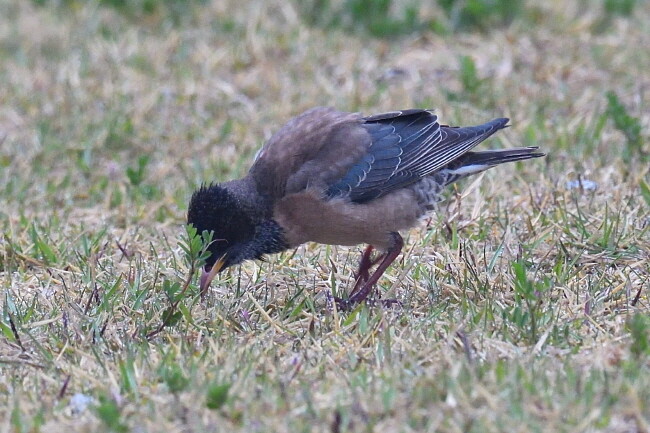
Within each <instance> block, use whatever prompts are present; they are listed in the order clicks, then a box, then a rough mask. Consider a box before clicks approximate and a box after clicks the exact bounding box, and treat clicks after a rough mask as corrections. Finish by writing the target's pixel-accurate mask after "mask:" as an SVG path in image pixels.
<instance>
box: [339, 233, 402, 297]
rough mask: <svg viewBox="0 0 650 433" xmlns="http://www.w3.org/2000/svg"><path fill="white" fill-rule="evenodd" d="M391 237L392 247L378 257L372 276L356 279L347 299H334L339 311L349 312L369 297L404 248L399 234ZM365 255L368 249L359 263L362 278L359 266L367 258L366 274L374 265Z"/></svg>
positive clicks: (393, 234)
mask: <svg viewBox="0 0 650 433" xmlns="http://www.w3.org/2000/svg"><path fill="white" fill-rule="evenodd" d="M392 236H393V245H391V246H390V247H389V248H388V250H387V251H386V254H384V255H382V256H381V257H380V259H381V263H379V266H378V267H377V270H375V272H374V273H373V274H372V276H370V277H368V278H363V279H362V278H357V283H356V284H355V286H354V289H353V290H352V292H351V293H350V298H349V299H340V298H338V299H335V300H336V303H337V305H338V307H339V309H341V310H349V309H350V308H352V307H353V306H355V305H357V304H359V303H360V302H363V301H365V300H366V299H367V298H368V296H370V294H371V293H372V289H373V287H374V285H375V284H376V283H377V281H379V278H381V276H382V275H383V274H384V271H386V269H387V268H388V267H389V266H390V264H391V263H393V262H394V261H395V259H396V258H397V256H398V255H399V253H400V252H401V251H402V247H403V246H404V240H403V239H402V237H401V236H400V235H399V233H392ZM370 251H372V250H370ZM366 253H368V248H367V249H366V252H365V253H364V255H363V257H362V258H361V263H360V265H359V274H360V277H362V276H363V274H362V273H361V272H362V269H361V265H362V264H363V263H364V259H366V258H367V261H368V262H369V263H370V265H369V266H368V267H367V268H366V269H365V272H366V274H368V271H369V269H370V266H372V265H373V264H374V263H373V262H372V261H371V260H370V259H369V255H370V254H367V255H368V257H366ZM361 283H363V285H361Z"/></svg>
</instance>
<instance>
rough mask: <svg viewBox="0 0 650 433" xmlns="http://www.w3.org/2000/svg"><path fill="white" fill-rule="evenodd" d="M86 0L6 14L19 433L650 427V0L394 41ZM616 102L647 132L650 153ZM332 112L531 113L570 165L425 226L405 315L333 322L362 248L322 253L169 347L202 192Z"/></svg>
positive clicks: (276, 5) (4, 76) (252, 18)
mask: <svg viewBox="0 0 650 433" xmlns="http://www.w3.org/2000/svg"><path fill="white" fill-rule="evenodd" d="M531 3H532V2H531ZM74 4H75V5H76V6H74V7H66V6H61V7H58V8H57V7H54V6H51V5H50V6H46V7H36V6H34V5H33V4H32V3H30V2H11V1H8V0H2V1H0V79H1V81H2V83H3V85H2V88H3V90H2V92H1V94H0V101H1V103H0V178H1V179H2V181H1V182H0V225H1V226H2V238H1V239H0V279H1V281H2V286H3V297H2V300H0V305H2V316H1V317H0V319H1V320H0V325H1V329H0V330H2V334H1V335H0V371H1V374H0V401H2V404H1V405H0V431H52V432H54V431H63V429H64V428H65V429H70V430H72V431H103V430H106V429H107V428H112V429H114V430H118V431H119V430H133V431H188V432H189V431H204V430H205V431H226V430H239V431H265V432H266V431H287V432H289V431H291V432H293V431H333V432H336V431H361V430H366V431H405V432H408V431H449V432H452V431H477V432H478V431H481V432H483V431H521V432H528V431H615V432H628V431H648V429H649V428H650V427H649V425H650V424H649V423H650V419H649V418H650V417H649V414H650V403H649V402H650V391H649V390H650V379H649V378H650V374H648V373H650V371H649V370H650V368H649V367H650V363H649V362H648V355H649V354H650V349H647V348H645V349H644V348H643V347H642V345H643V342H644V341H646V342H647V341H648V340H650V336H649V335H648V334H649V332H650V321H649V320H648V311H649V305H650V304H649V301H648V286H649V284H650V283H649V282H650V259H649V253H648V251H650V236H649V234H648V231H649V230H650V229H649V227H650V213H649V211H648V209H649V207H650V203H649V201H650V199H649V198H647V197H646V198H644V197H643V194H642V185H643V184H644V182H645V183H646V184H647V183H648V182H650V180H649V176H650V175H649V172H648V170H649V169H648V163H647V160H646V161H645V162H644V161H643V160H642V158H643V153H644V152H645V154H646V155H647V154H648V152H650V148H649V147H648V144H647V138H648V134H647V128H648V126H650V115H649V113H650V110H648V103H647V101H648V91H649V90H648V89H650V72H648V71H650V55H648V50H647V49H645V47H648V46H650V34H649V33H648V31H647V29H646V27H647V26H646V23H647V22H648V20H649V19H650V6H649V4H648V3H647V2H640V3H639V5H638V6H637V8H636V9H635V14H634V16H633V17H631V18H626V19H624V18H619V19H615V20H614V21H613V22H612V23H611V25H610V27H608V28H607V29H605V31H603V32H600V33H598V32H595V31H593V30H594V27H595V25H596V24H595V23H597V22H598V20H599V19H600V16H601V11H600V10H599V8H598V7H596V6H593V5H591V6H589V8H588V10H584V9H585V7H584V3H583V2H578V1H575V2H568V4H567V2H560V1H551V2H548V4H546V5H544V6H536V5H533V4H529V5H528V6H530V7H531V8H534V9H535V10H536V13H535V15H534V19H533V18H530V17H529V18H527V20H523V19H522V20H516V21H515V22H514V23H513V24H512V25H511V26H510V27H509V28H507V29H495V30H494V31H492V32H490V33H488V34H471V33H468V34H456V35H453V36H452V35H446V36H441V35H437V34H434V33H431V32H425V33H420V34H414V35H411V36H404V37H400V38H393V39H388V40H380V39H371V38H368V37H365V36H363V35H350V34H346V33H343V32H341V31H338V30H336V29H334V30H326V29H319V28H309V27H307V26H305V25H304V24H303V23H302V22H301V19H300V16H299V14H298V12H297V10H296V8H295V5H294V4H293V3H290V2H285V1H279V0H277V1H276V0H274V1H268V2H264V1H261V0H250V1H247V2H243V3H242V2H241V1H238V2H235V1H223V2H214V3H212V4H210V5H206V6H202V7H198V6H197V7H196V10H194V11H193V12H192V13H191V14H190V16H188V17H187V20H188V24H187V25H182V26H176V27H175V26H171V25H168V24H165V22H164V19H163V17H160V16H157V15H154V16H150V17H148V18H147V19H146V20H144V21H138V20H133V19H129V18H126V17H125V16H124V15H123V14H120V13H118V12H116V11H115V10H112V9H110V8H106V7H100V6H97V5H92V4H88V5H87V4H85V3H74ZM423 13H428V14H436V13H437V12H436V11H435V9H431V8H429V9H426V10H424V9H423ZM463 55H467V56H471V58H472V59H473V60H474V62H475V65H476V68H477V71H478V78H480V79H482V80H484V81H483V84H481V85H480V87H479V89H478V90H477V91H473V92H470V91H468V90H467V89H466V88H465V87H464V86H463V82H462V80H461V79H460V76H461V72H462V71H460V70H459V64H460V63H459V58H460V57H461V56H463ZM609 90H612V91H614V92H616V93H617V94H618V96H619V98H620V99H621V101H622V102H623V103H624V104H625V106H626V107H627V110H628V113H629V114H630V115H631V116H633V117H636V118H638V119H639V121H640V122H641V125H642V127H643V130H644V133H643V137H644V139H645V142H644V144H643V147H642V148H641V149H640V151H639V152H638V154H637V155H636V157H635V158H632V159H630V158H625V157H623V154H624V150H625V149H626V146H629V143H627V142H626V139H625V137H624V136H623V134H621V133H620V132H619V131H617V130H616V129H615V128H614V125H613V123H612V121H611V119H609V118H608V117H607V116H606V115H605V114H604V113H605V111H606V108H607V104H606V100H605V96H604V95H605V92H606V91H609ZM315 105H332V106H336V107H337V108H340V109H345V110H359V111H363V112H365V113H372V112H380V111H382V110H391V109H396V108H408V107H427V108H435V109H436V110H437V112H438V114H439V115H440V116H441V118H442V119H443V121H445V122H448V123H451V124H471V123H474V122H480V121H483V120H486V119H489V118H491V117H496V116H508V117H510V118H511V119H512V127H511V128H509V129H508V130H507V131H505V132H504V133H502V134H500V135H499V138H497V139H495V140H492V141H491V143H490V144H491V145H494V146H497V145H499V141H501V144H502V145H503V146H515V145H538V146H540V147H541V148H542V149H543V150H544V151H546V152H548V154H549V155H548V156H547V157H546V158H545V159H544V160H543V161H535V162H526V163H525V164H520V165H512V166H508V167H499V168H498V169H495V170H493V171H491V172H488V173H487V174H485V175H484V176H483V177H481V179H480V182H479V181H477V182H471V181H470V182H468V183H466V184H464V185H461V186H460V187H459V188H458V189H457V190H456V191H451V193H450V200H449V201H448V203H447V204H445V205H444V206H442V207H441V209H440V212H439V213H438V214H436V215H433V216H432V218H431V220H430V221H428V222H427V224H425V225H423V227H420V228H418V229H414V230H412V231H411V232H410V233H408V240H407V247H406V248H405V253H404V254H403V256H402V257H401V258H400V259H399V260H398V262H396V263H395V265H394V266H393V267H392V268H391V269H389V272H387V274H386V276H385V277H384V278H383V279H382V280H381V288H382V290H383V291H385V292H389V293H392V294H394V295H395V296H397V297H398V298H400V299H402V300H403V301H404V308H403V309H402V310H399V311H392V310H382V309H373V308H363V309H361V310H359V311H356V312H354V313H352V314H349V315H345V314H332V313H331V312H330V311H328V310H327V309H326V308H325V307H324V305H325V297H326V296H325V295H326V293H327V292H329V291H332V290H333V291H337V290H345V289H346V288H347V287H349V285H350V282H351V281H350V278H351V274H352V268H353V267H354V266H355V264H356V260H357V258H358V257H357V255H358V253H359V249H358V248H337V247H326V246H322V245H305V246H302V247H300V248H298V249H297V250H296V251H291V252H288V253H285V254H281V255H278V256H274V257H271V258H269V262H267V263H247V264H245V265H243V266H241V268H236V269H233V270H231V271H229V272H227V273H225V274H224V275H223V276H222V277H221V279H220V280H218V281H216V282H215V283H213V292H212V293H211V294H210V296H209V299H208V300H207V302H206V303H200V302H198V301H197V299H191V298H188V299H187V301H186V302H184V303H183V305H184V306H185V307H186V308H187V310H186V314H185V316H184V317H183V319H182V320H181V321H180V322H179V323H178V324H177V325H176V326H173V327H169V328H166V329H165V330H164V331H163V332H162V333H161V334H160V335H159V336H158V338H156V339H154V340H153V341H151V342H147V341H146V339H145V338H143V336H144V335H145V334H146V332H147V331H150V330H151V329H154V328H155V327H156V326H157V325H158V324H159V323H160V320H161V317H162V314H163V312H164V310H165V309H166V308H167V307H168V305H169V302H168V300H167V297H166V296H165V294H164V293H163V291H162V286H163V284H164V281H168V282H181V281H182V280H183V279H184V277H185V274H186V272H187V264H186V263H185V262H184V261H183V259H184V256H183V253H182V251H181V249H180V248H179V246H178V240H179V239H180V238H181V237H182V235H183V233H184V231H183V229H182V224H183V221H184V212H185V209H186V203H187V200H188V197H189V194H190V192H191V190H192V189H193V188H194V187H195V186H196V185H198V184H199V183H200V182H202V181H210V180H224V179H227V178H231V177H236V176H240V175H242V174H243V173H244V172H245V171H246V170H247V168H248V164H249V161H250V158H251V157H252V155H253V154H254V152H255V150H256V149H257V148H258V147H259V146H260V145H261V143H262V142H263V140H265V139H267V138H268V137H269V136H270V135H271V134H272V133H273V132H274V131H275V130H277V128H278V127H279V126H280V125H281V124H282V123H283V122H284V121H286V120H287V119H288V118H289V117H291V116H293V115H295V114H298V113H300V112H301V111H303V110H305V109H307V108H309V107H312V106H315ZM600 122H605V123H604V124H603V127H602V129H600V128H599V124H600ZM143 155H147V156H148V157H149V161H148V162H147V163H146V164H145V168H144V170H143V172H142V176H141V179H140V178H137V175H136V176H135V177H134V175H133V174H131V178H130V177H129V174H128V173H127V167H130V168H132V169H135V168H136V167H137V161H138V158H140V157H142V156H143ZM136 171H137V170H136ZM577 179H582V180H590V181H594V182H596V183H597V184H598V188H597V189H596V190H594V191H592V190H585V189H581V188H575V189H570V188H567V182H569V181H573V180H577ZM513 263H520V264H522V267H523V269H525V271H526V277H525V278H521V277H518V276H517V275H516V272H515V269H514V267H515V265H513ZM528 283H529V284H531V286H530V287H532V288H533V289H534V290H535V295H534V296H530V297H528V298H526V296H525V294H524V292H525V290H526V287H527V286H526V284H528ZM632 329H634V330H635V331H631V330H632ZM170 371H172V372H173V373H174V374H176V376H174V377H175V378H176V379H170V377H171V376H173V374H172V373H170ZM179 378H180V379H179ZM183 378H185V379H186V380H187V383H186V384H185V386H183V380H182V379H183ZM174 380H178V381H180V382H179V383H180V385H178V387H179V389H178V390H177V391H176V392H174V391H173V387H174V383H176V382H174ZM223 384H225V385H230V390H229V393H228V397H227V399H226V401H225V403H224V404H223V405H221V406H220V408H218V409H214V410H213V409H209V408H207V407H206V398H207V397H206V395H207V394H208V393H209V392H210V391H209V390H210V389H212V390H214V388H215V387H216V386H218V385H223ZM75 394H79V395H83V396H86V397H88V398H90V399H92V400H91V404H90V406H89V407H88V408H86V409H85V410H81V411H80V412H75V410H74V405H73V404H72V403H71V400H72V397H73V396H74V395H75ZM111 411H112V412H111Z"/></svg>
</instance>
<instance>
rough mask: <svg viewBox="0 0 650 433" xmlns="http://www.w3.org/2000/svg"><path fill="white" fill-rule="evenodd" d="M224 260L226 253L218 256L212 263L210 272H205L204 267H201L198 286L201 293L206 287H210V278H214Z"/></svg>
mask: <svg viewBox="0 0 650 433" xmlns="http://www.w3.org/2000/svg"><path fill="white" fill-rule="evenodd" d="M225 262H226V255H225V254H224V255H223V256H221V257H219V260H217V262H216V263H215V264H214V265H212V269H210V272H207V271H206V270H205V268H204V269H203V272H202V273H201V279H200V280H199V288H200V290H201V293H205V292H206V291H207V290H208V287H210V283H211V282H212V280H214V277H216V276H217V274H218V273H219V271H220V270H221V269H222V268H223V265H224V263H225Z"/></svg>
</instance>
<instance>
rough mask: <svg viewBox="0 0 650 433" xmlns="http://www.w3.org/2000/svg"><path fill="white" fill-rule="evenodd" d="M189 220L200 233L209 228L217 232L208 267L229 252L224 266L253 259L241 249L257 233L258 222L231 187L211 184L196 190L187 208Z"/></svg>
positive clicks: (210, 248) (210, 249) (210, 247)
mask: <svg viewBox="0 0 650 433" xmlns="http://www.w3.org/2000/svg"><path fill="white" fill-rule="evenodd" d="M187 223H188V224H192V225H193V226H194V227H195V228H196V229H197V231H198V233H199V234H202V233H203V231H206V230H207V231H208V232H209V231H212V232H214V233H213V235H212V243H211V244H210V246H209V247H208V249H209V251H210V252H211V253H212V254H211V255H210V257H208V259H207V262H206V267H212V265H214V263H215V262H216V261H217V260H219V258H221V257H222V256H223V255H224V254H226V253H227V254H226V257H224V266H223V268H226V267H228V266H232V265H235V264H237V263H241V262H242V261H244V260H246V259H249V258H250V259H252V258H254V257H245V256H246V254H245V251H241V250H242V248H244V247H245V246H246V245H247V244H248V243H249V242H250V241H251V240H252V239H253V237H254V236H255V225H254V224H253V221H252V220H251V218H250V217H249V216H248V215H247V214H246V212H244V210H243V209H242V206H241V204H240V202H239V200H238V199H237V197H236V196H235V195H234V194H233V193H232V192H231V191H229V190H228V189H226V188H224V187H222V186H220V185H215V184H211V185H209V186H206V185H202V186H201V188H199V189H197V190H196V191H194V194H192V198H191V200H190V205H189V208H188V211H187Z"/></svg>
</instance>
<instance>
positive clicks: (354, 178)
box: [327, 110, 508, 203]
mask: <svg viewBox="0 0 650 433" xmlns="http://www.w3.org/2000/svg"><path fill="white" fill-rule="evenodd" d="M506 123H508V119H495V120H492V121H490V122H487V123H484V124H482V125H478V126H470V127H464V128H455V127H449V126H441V125H440V124H439V123H438V117H437V116H436V115H435V114H433V113H431V112H430V111H428V110H404V111H396V112H390V113H384V114H379V115H376V116H370V117H366V118H365V119H364V123H363V124H362V127H363V128H365V129H366V131H367V132H368V134H369V135H370V137H371V144H370V146H369V147H368V150H367V152H366V154H365V155H363V157H362V158H361V159H360V160H358V162H357V163H355V164H354V165H353V166H352V167H350V169H349V170H348V171H347V173H346V174H345V175H344V176H343V177H342V178H340V180H338V181H336V182H335V183H333V184H331V185H330V187H329V188H328V190H327V195H328V196H329V197H336V196H345V197H349V198H350V199H351V200H352V201H354V202H357V203H362V202H365V201H368V200H372V199H374V198H377V197H380V196H382V195H385V194H387V193H389V192H391V191H395V190H397V189H400V188H404V187H405V186H408V185H410V184H412V183H415V182H417V181H418V180H420V179H421V178H423V177H424V176H427V175H430V174H432V173H433V172H435V171H436V170H438V169H440V168H442V167H444V166H445V165H447V164H449V163H450V162H452V161H454V160H455V159H456V158H458V157H460V156H461V155H463V154H464V153H466V152H467V151H469V150H470V149H471V148H473V147H474V146H476V145H477V144H479V143H480V142H481V141H483V140H485V139H486V138H488V137H489V136H490V135H492V134H494V133H495V132H496V131H498V130H499V129H502V128H504V127H505V126H506Z"/></svg>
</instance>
